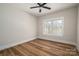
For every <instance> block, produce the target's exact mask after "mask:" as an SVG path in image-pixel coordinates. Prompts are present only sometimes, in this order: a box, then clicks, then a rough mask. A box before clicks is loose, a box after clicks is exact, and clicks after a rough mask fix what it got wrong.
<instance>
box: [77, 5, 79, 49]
mask: <svg viewBox="0 0 79 59" xmlns="http://www.w3.org/2000/svg"><path fill="white" fill-rule="evenodd" d="M77 31H78V32H77V48H78V51H79V6H78V23H77Z"/></svg>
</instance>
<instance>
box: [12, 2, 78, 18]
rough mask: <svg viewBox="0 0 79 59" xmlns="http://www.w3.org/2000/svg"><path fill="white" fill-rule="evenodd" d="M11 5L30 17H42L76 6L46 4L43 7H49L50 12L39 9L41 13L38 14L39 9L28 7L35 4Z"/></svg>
mask: <svg viewBox="0 0 79 59" xmlns="http://www.w3.org/2000/svg"><path fill="white" fill-rule="evenodd" d="M11 5H12V6H15V7H18V8H20V9H22V10H24V11H25V12H28V13H30V14H32V15H35V16H42V15H47V14H50V13H53V12H56V11H59V10H62V9H65V8H69V7H72V6H76V5H77V4H76V3H47V4H46V5H45V6H48V7H51V10H48V9H44V8H41V9H42V12H41V13H39V8H34V9H30V7H33V6H36V5H37V4H36V3H17V4H11Z"/></svg>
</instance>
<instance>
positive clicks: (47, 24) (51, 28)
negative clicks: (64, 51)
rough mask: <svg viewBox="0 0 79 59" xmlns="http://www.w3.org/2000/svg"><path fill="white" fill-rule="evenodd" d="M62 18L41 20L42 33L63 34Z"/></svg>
mask: <svg viewBox="0 0 79 59" xmlns="http://www.w3.org/2000/svg"><path fill="white" fill-rule="evenodd" d="M63 33H64V18H54V19H52V20H46V21H43V34H44V35H55V36H63Z"/></svg>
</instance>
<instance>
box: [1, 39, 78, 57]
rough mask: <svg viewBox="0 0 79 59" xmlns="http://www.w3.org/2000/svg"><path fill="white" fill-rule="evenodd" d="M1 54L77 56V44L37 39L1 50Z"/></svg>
mask: <svg viewBox="0 0 79 59" xmlns="http://www.w3.org/2000/svg"><path fill="white" fill-rule="evenodd" d="M0 55H1V56H77V55H78V54H77V50H76V48H75V46H73V45H68V44H63V43H58V42H53V41H49V40H44V39H35V40H32V41H30V42H26V43H23V44H20V45H17V46H14V47H11V48H8V49H5V50H2V51H0Z"/></svg>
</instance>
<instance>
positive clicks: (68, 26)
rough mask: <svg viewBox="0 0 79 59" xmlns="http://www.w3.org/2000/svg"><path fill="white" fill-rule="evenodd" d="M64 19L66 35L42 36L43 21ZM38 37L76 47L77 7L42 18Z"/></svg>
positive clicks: (39, 22) (39, 21)
mask: <svg viewBox="0 0 79 59" xmlns="http://www.w3.org/2000/svg"><path fill="white" fill-rule="evenodd" d="M58 17H64V35H63V36H62V37H60V36H47V35H43V34H42V21H43V20H50V19H52V18H58ZM38 37H39V38H43V39H48V40H52V41H58V42H63V43H68V44H74V45H76V40H77V7H72V8H68V9H64V10H61V11H58V12H55V13H52V14H51V15H47V16H43V17H40V18H39V20H38Z"/></svg>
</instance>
